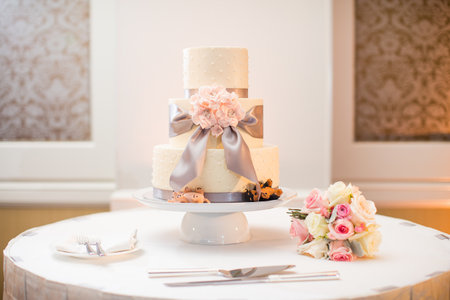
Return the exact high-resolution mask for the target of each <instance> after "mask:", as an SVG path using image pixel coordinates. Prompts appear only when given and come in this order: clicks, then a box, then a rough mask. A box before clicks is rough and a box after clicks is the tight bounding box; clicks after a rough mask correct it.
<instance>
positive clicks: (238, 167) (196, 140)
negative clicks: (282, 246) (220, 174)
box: [170, 126, 261, 199]
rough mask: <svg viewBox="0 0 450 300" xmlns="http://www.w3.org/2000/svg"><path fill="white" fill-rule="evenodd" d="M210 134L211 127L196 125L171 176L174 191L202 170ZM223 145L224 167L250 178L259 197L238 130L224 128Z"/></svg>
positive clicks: (256, 180) (252, 169) (246, 149)
mask: <svg viewBox="0 0 450 300" xmlns="http://www.w3.org/2000/svg"><path fill="white" fill-rule="evenodd" d="M209 134H210V129H202V128H201V127H200V126H199V127H198V128H197V130H196V131H194V133H193V134H192V136H191V138H190V139H189V141H188V143H187V145H186V148H185V149H184V151H183V154H182V155H181V158H180V160H179V161H178V163H177V165H176V166H175V169H174V170H173V172H172V174H171V175H170V186H171V187H172V188H173V189H174V190H175V191H181V190H182V189H183V187H184V186H185V185H186V184H188V183H189V182H191V181H192V180H194V179H195V178H197V177H198V176H200V174H201V173H202V170H203V166H204V165H205V159H206V145H207V142H208V137H209ZM222 144H223V149H224V152H225V162H226V164H227V168H228V169H229V170H231V171H233V172H235V173H236V174H238V175H240V176H243V177H245V178H247V179H249V180H250V181H252V182H253V183H254V184H255V185H256V192H257V195H258V199H259V197H260V195H261V187H260V186H259V182H258V177H257V176H256V172H255V168H254V166H253V162H252V158H251V155H250V149H249V148H248V146H247V144H246V143H245V141H244V139H243V138H242V136H241V134H240V133H239V130H237V129H236V128H234V127H230V126H229V127H226V128H224V132H223V134H222Z"/></svg>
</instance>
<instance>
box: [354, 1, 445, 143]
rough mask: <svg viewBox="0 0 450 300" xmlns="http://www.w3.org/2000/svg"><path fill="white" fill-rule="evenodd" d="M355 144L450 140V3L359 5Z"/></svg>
mask: <svg viewBox="0 0 450 300" xmlns="http://www.w3.org/2000/svg"><path fill="white" fill-rule="evenodd" d="M355 14H356V20H355V43H356V45H355V47H356V48H355V60H356V61H355V86H356V88H355V140H356V141H430V140H437V141H450V1H449V0H356V1H355Z"/></svg>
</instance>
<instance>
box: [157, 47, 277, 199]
mask: <svg viewBox="0 0 450 300" xmlns="http://www.w3.org/2000/svg"><path fill="white" fill-rule="evenodd" d="M183 68H184V76H183V78H184V90H185V97H186V98H174V99H169V133H170V134H169V144H163V145H157V146H155V148H154V149H153V182H152V184H153V191H154V197H156V198H160V199H171V200H174V199H175V198H176V197H179V198H183V199H186V197H184V193H189V197H187V198H189V199H190V200H193V198H197V199H199V198H202V199H203V198H205V199H209V201H210V202H242V201H258V200H273V199H277V198H278V197H279V196H280V195H281V190H279V189H278V186H279V162H278V147H277V146H274V145H268V144H264V143H263V100H262V99H255V98H248V52H247V49H245V48H235V47H199V48H188V49H185V50H184V51H183ZM192 193H196V194H195V196H194V197H192ZM186 196H188V195H187V194H186ZM209 201H208V202H209ZM194 202H195V201H194ZM197 202H198V201H197Z"/></svg>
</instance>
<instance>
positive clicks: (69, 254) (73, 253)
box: [54, 245, 141, 259]
mask: <svg viewBox="0 0 450 300" xmlns="http://www.w3.org/2000/svg"><path fill="white" fill-rule="evenodd" d="M140 249H141V248H140V247H139V246H138V245H136V246H135V247H134V248H133V249H130V250H124V251H117V252H111V253H107V254H106V255H105V256H98V255H89V254H87V253H75V252H66V251H60V250H58V249H55V248H54V250H55V253H56V254H59V255H64V256H71V257H76V258H88V259H93V258H105V257H111V256H119V255H125V254H130V253H133V252H136V251H138V250H140Z"/></svg>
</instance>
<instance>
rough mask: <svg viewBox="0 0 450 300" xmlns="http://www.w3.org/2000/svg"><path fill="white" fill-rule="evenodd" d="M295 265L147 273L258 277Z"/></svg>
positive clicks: (154, 276)
mask: <svg viewBox="0 0 450 300" xmlns="http://www.w3.org/2000/svg"><path fill="white" fill-rule="evenodd" d="M293 267H295V265H279V266H260V267H251V268H240V269H231V270H223V269H207V268H197V269H194V268H188V269H151V270H149V271H148V274H149V276H150V277H152V278H157V277H176V276H193V275H199V276H201V275H208V274H219V275H222V276H225V277H227V278H242V277H243V278H248V277H260V276H266V275H269V274H275V273H278V272H281V271H284V270H287V269H290V268H293Z"/></svg>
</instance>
